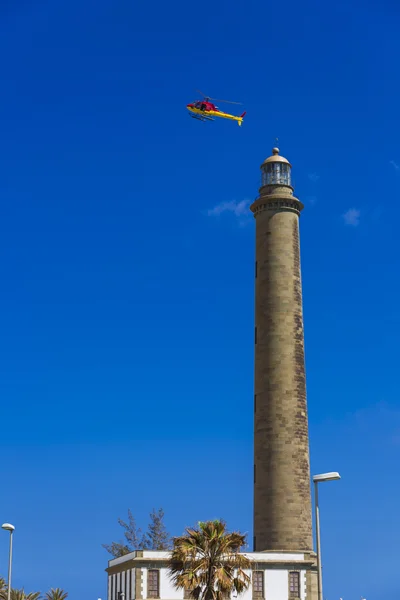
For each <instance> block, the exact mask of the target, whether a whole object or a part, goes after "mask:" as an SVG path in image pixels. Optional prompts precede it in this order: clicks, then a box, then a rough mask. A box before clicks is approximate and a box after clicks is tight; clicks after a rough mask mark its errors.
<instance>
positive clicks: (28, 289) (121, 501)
mask: <svg viewBox="0 0 400 600" xmlns="http://www.w3.org/2000/svg"><path fill="white" fill-rule="evenodd" d="M399 16H400V14H399V9H398V8H396V7H395V2H394V1H393V0H386V1H385V2H383V8H378V3H377V2H376V3H375V6H374V7H370V8H368V7H366V6H365V3H362V2H361V1H360V0H355V1H354V2H351V3H349V2H348V1H346V2H345V1H343V0H339V1H338V2H335V3H328V4H326V3H321V2H320V1H319V0H305V1H304V2H301V3H298V2H294V1H293V0H289V1H288V2H287V3H286V4H285V5H283V4H282V3H278V2H261V1H260V0H258V1H253V0H249V1H248V2H245V3H239V2H233V3H232V2H219V1H217V2H214V3H211V5H210V4H207V5H204V4H201V3H200V2H197V3H190V2H183V1H182V0H178V1H174V2H160V1H159V0H155V1H153V2H133V1H132V0H96V1H94V0H92V1H90V0H68V1H67V0H57V2H54V1H51V0H37V1H36V2H28V0H14V1H12V0H8V1H7V0H6V1H5V2H3V3H2V5H1V8H0V53H1V56H2V66H1V81H2V90H1V94H0V130H1V135H0V210H1V213H0V253H1V261H0V270H1V273H0V277H1V291H0V331H1V336H0V397H1V423H2V427H1V436H0V444H1V456H2V493H1V500H0V517H1V519H2V520H3V521H6V520H7V521H11V522H13V523H14V524H15V525H16V527H17V531H16V534H15V562H14V567H15V568H14V583H15V585H16V586H22V585H25V587H26V589H28V590H32V589H40V590H45V589H47V588H49V587H50V586H54V587H55V586H60V587H64V588H66V589H67V590H69V592H70V597H71V600H72V599H74V598H76V599H80V598H85V599H88V600H89V599H97V598H98V597H101V598H103V599H104V598H105V588H106V576H105V573H104V568H105V567H106V565H107V559H108V556H107V554H106V552H105V550H103V549H102V548H101V543H102V542H107V541H111V540H112V539H119V537H120V531H119V527H118V525H117V518H118V517H119V516H122V517H124V516H125V515H126V511H127V508H128V507H131V509H132V511H133V512H134V514H135V515H136V516H137V519H138V521H139V523H142V524H145V523H146V520H147V515H148V513H149V512H150V510H151V509H152V507H153V506H154V507H158V506H163V507H164V509H165V511H166V521H167V525H168V528H169V530H170V531H171V533H174V534H179V533H181V532H182V530H183V528H184V527H185V526H186V525H190V524H192V523H194V522H196V521H197V520H198V519H207V518H211V517H219V516H222V517H224V518H225V519H227V521H228V524H229V525H230V526H232V527H236V528H239V529H241V530H243V531H247V532H249V539H250V540H251V539H252V531H251V530H252V473H253V468H252V465H253V461H252V419H253V304H254V297H253V274H254V224H253V221H252V218H250V216H249V215H248V212H247V210H246V206H247V204H248V202H249V201H250V200H252V199H253V198H254V197H255V196H256V195H257V190H258V184H259V165H260V163H261V162H262V161H263V160H264V158H265V157H266V156H268V155H269V154H270V150H271V147H272V145H273V143H274V138H275V137H276V136H278V137H279V140H280V142H279V143H280V147H281V151H282V154H283V155H285V156H287V157H288V158H289V160H290V161H291V162H292V164H293V166H294V172H293V175H294V180H295V185H296V193H297V195H298V196H299V197H300V198H301V199H302V200H303V201H304V203H305V205H306V208H305V210H304V212H303V215H302V218H301V236H302V238H301V239H302V265H303V284H304V310H305V331H306V353H307V354H306V357H307V358H306V362H307V375H308V398H309V411H310V435H311V454H312V471H313V472H314V473H315V472H321V471H327V470H328V471H329V470H339V471H340V472H341V474H342V481H341V482H340V483H335V484H333V483H332V484H329V486H328V484H327V485H326V486H325V487H324V488H323V490H322V489H321V512H322V527H323V531H322V534H323V559H324V577H325V592H326V596H327V598H328V600H338V599H339V597H342V598H343V599H344V600H350V599H354V600H356V599H357V598H359V597H360V596H361V595H362V594H364V595H365V596H366V597H367V600H372V599H373V600H384V599H385V600H387V599H388V598H394V597H398V595H399V593H400V588H399V587H398V586H399V583H398V581H399V580H398V576H397V573H398V537H399V535H400V520H399V511H398V497H399V493H400V482H399V478H398V477H397V473H398V464H399V459H400V405H399V378H398V372H399V352H398V339H399V336H400V316H399V303H400V277H399V273H400V258H399V251H398V238H399V234H398V204H399V201H400V146H399V137H400V122H399V118H398V114H399V112H398V111H399V108H398V107H399V92H400V75H399V68H398V64H399V55H400V38H399V35H398V23H399ZM196 88H200V89H202V90H204V91H205V92H206V93H208V94H210V95H211V96H216V97H217V98H227V99H232V100H238V101H242V102H243V103H244V108H245V109H246V110H247V116H246V120H245V123H244V125H243V127H242V128H241V129H239V127H238V126H237V125H236V124H235V123H231V122H224V121H221V122H215V123H213V124H209V123H207V124H202V123H199V122H197V121H194V120H192V119H190V118H189V116H188V115H187V114H186V110H185V105H186V104H187V103H188V102H190V101H192V100H195V99H196V93H195V90H196ZM239 108H240V107H239ZM216 207H217V208H216ZM213 209H215V210H213ZM7 551H8V546H7V537H6V535H5V534H2V536H1V540H0V572H2V573H3V574H4V575H5V574H6V564H7ZM338 572H339V574H338Z"/></svg>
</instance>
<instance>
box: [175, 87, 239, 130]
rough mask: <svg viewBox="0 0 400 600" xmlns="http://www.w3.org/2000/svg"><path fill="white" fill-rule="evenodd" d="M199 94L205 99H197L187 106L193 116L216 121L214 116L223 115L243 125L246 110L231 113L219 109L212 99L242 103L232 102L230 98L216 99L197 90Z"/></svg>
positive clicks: (222, 116) (228, 102)
mask: <svg viewBox="0 0 400 600" xmlns="http://www.w3.org/2000/svg"><path fill="white" fill-rule="evenodd" d="M197 91H198V92H199V94H201V95H202V96H203V98H204V99H203V100H196V102H192V103H191V104H187V105H186V108H187V109H188V111H189V112H190V113H191V115H190V116H191V117H193V118H194V119H198V120H199V121H214V120H215V119H214V117H221V118H222V119H230V120H231V121H236V122H237V124H238V125H241V124H242V122H243V118H244V116H245V114H246V111H245V112H244V113H242V114H241V115H239V116H236V115H231V114H229V113H226V112H223V111H222V110H219V108H218V106H215V104H213V103H212V102H210V100H214V102H224V103H227V104H240V102H231V101H230V100H216V99H215V98H210V97H209V96H205V95H204V94H203V92H200V91H199V90H197Z"/></svg>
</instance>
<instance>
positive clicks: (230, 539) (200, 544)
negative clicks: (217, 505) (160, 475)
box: [169, 520, 251, 600]
mask: <svg viewBox="0 0 400 600" xmlns="http://www.w3.org/2000/svg"><path fill="white" fill-rule="evenodd" d="M245 544H246V536H245V535H243V534H241V533H239V532H236V531H234V532H231V533H230V532H228V531H227V528H226V523H225V522H224V521H220V520H216V521H206V522H200V523H199V526H198V529H195V528H187V529H186V534H185V535H182V536H181V537H176V538H174V540H173V550H172V554H171V558H170V561H169V573H170V577H171V579H172V582H173V584H174V586H175V587H176V588H177V589H182V588H183V589H186V590H188V591H189V592H190V595H191V596H192V597H193V598H194V599H195V600H222V599H223V598H225V597H226V596H227V595H228V594H230V592H231V591H236V592H237V594H238V595H239V594H241V593H242V592H244V590H246V589H247V588H248V587H249V585H250V577H249V575H248V574H247V573H246V570H248V569H250V568H251V563H250V560H249V559H248V558H247V557H246V556H245V555H244V554H241V553H240V550H241V549H242V548H243V547H244V546H245Z"/></svg>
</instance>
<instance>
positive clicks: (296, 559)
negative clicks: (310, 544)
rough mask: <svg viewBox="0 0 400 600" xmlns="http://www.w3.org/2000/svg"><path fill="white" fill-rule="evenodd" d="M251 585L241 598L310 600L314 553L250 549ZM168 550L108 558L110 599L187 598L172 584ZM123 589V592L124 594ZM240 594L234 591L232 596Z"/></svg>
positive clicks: (241, 599) (139, 552)
mask: <svg viewBox="0 0 400 600" xmlns="http://www.w3.org/2000/svg"><path fill="white" fill-rule="evenodd" d="M245 554H246V556H247V557H248V558H249V559H250V560H251V562H252V564H253V568H252V571H251V573H250V572H248V574H249V575H250V576H251V585H250V587H249V588H248V590H246V592H244V593H243V594H241V596H240V600H307V599H308V600H311V599H312V598H315V597H316V584H317V580H316V559H315V554H314V553H287V552H285V553H283V552H282V553H278V552H274V553H268V552H248V553H245ZM168 557H169V553H168V552H155V551H150V550H143V551H137V552H131V553H130V554H126V555H125V556H122V557H121V558H114V559H113V560H110V561H109V562H108V568H107V569H106V571H107V573H108V600H119V599H121V600H148V599H157V600H184V599H185V600H186V599H188V598H189V596H188V594H186V593H185V592H184V590H177V589H175V587H174V586H173V584H172V582H171V580H170V577H169V572H168V564H167V563H168ZM121 592H122V594H123V595H122V594H121ZM235 598H237V595H236V594H235V593H232V598H231V600H234V599H235Z"/></svg>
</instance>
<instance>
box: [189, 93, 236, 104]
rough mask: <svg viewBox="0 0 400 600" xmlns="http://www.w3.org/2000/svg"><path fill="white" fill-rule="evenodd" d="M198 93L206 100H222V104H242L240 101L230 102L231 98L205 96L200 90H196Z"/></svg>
mask: <svg viewBox="0 0 400 600" xmlns="http://www.w3.org/2000/svg"><path fill="white" fill-rule="evenodd" d="M196 92H198V93H199V94H201V95H202V96H203V98H205V99H206V100H213V101H214V102H223V103H224V104H240V105H241V104H242V102H232V100H220V99H218V98H212V97H211V96H206V94H204V93H203V92H202V91H201V90H196Z"/></svg>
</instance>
